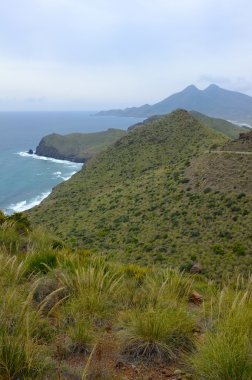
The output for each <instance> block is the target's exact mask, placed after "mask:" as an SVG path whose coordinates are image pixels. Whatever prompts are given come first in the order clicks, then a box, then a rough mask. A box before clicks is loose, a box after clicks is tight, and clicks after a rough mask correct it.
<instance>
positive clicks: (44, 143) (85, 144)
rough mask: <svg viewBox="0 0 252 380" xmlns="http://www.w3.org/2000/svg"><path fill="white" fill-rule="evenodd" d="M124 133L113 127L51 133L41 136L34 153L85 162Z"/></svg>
mask: <svg viewBox="0 0 252 380" xmlns="http://www.w3.org/2000/svg"><path fill="white" fill-rule="evenodd" d="M125 134H126V132H125V131H123V130H121V129H113V128H110V129H108V130H107V131H104V132H95V133H71V134H68V135H64V136H63V135H59V134H56V133H53V134H51V135H48V136H45V137H43V138H42V140H41V141H40V143H39V145H38V146H37V148H36V154H37V155H39V156H45V157H53V158H56V159H60V160H69V161H75V162H85V161H87V160H88V159H89V158H91V157H93V156H94V155H95V154H97V153H100V152H101V151H102V150H104V149H106V148H107V147H108V146H109V145H110V144H112V143H114V142H115V141H116V140H118V139H120V138H121V137H122V136H124V135H125Z"/></svg>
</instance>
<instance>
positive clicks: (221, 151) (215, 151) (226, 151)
mask: <svg viewBox="0 0 252 380" xmlns="http://www.w3.org/2000/svg"><path fill="white" fill-rule="evenodd" d="M206 153H232V154H245V155H251V154H252V152H237V151H235V150H210V151H206Z"/></svg>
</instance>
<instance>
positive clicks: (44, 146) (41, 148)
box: [36, 136, 92, 162]
mask: <svg viewBox="0 0 252 380" xmlns="http://www.w3.org/2000/svg"><path fill="white" fill-rule="evenodd" d="M48 137H49V136H46V137H43V138H42V140H41V141H40V143H39V145H38V146H37V148H36V154H37V155H38V156H44V157H50V158H55V159H57V160H67V161H73V162H85V161H87V160H88V159H89V158H91V157H92V155H91V154H88V153H87V154H86V155H85V156H81V157H80V156H78V155H77V154H76V153H74V152H72V153H66V152H61V151H60V150H59V149H58V148H57V147H56V146H55V145H53V143H50V141H49V140H48Z"/></svg>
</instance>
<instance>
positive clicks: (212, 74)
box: [0, 0, 252, 110]
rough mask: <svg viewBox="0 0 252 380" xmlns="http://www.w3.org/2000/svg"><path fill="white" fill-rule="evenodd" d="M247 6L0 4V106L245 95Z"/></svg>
mask: <svg viewBox="0 0 252 380" xmlns="http://www.w3.org/2000/svg"><path fill="white" fill-rule="evenodd" d="M251 15H252V2H251V0H127V1H126V0H124V1H121V0H22V1H21V0H0V110H25V109H27V110H29V109H31V110H36V109H38V110H39V109H45V110H46V109H50V110H52V109H57V110H59V109H63V110H74V109H83V110H85V109H86V110H92V109H94V110H95V109H107V108H111V107H127V106H132V105H141V104H144V103H150V104H152V103H155V102H157V101H159V100H162V99H163V98H165V97H167V96H169V95H170V94H172V93H174V92H178V91H180V90H182V89H183V88H184V87H186V86H188V85H190V84H195V85H196V86H197V87H199V88H201V89H202V88H205V87H206V86H208V85H209V84H210V83H216V84H218V85H220V86H221V87H224V88H227V89H232V90H238V91H240V92H244V93H246V94H249V95H252V22H251Z"/></svg>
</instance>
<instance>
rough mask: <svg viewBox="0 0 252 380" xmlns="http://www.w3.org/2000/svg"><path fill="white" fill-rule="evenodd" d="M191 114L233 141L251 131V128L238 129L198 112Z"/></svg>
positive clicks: (228, 123)
mask: <svg viewBox="0 0 252 380" xmlns="http://www.w3.org/2000/svg"><path fill="white" fill-rule="evenodd" d="M190 113H191V114H192V115H193V116H194V117H195V118H196V119H198V120H199V121H200V122H201V123H203V124H204V125H206V126H207V127H209V128H212V129H214V130H216V131H218V132H221V133H223V134H224V135H226V136H228V137H230V138H231V139H236V138H238V137H239V135H240V133H246V132H248V131H250V128H248V127H238V126H237V125H235V124H233V123H230V122H229V121H226V120H223V119H216V118H214V117H209V116H206V115H203V114H202V113H199V112H196V111H191V112H190Z"/></svg>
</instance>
